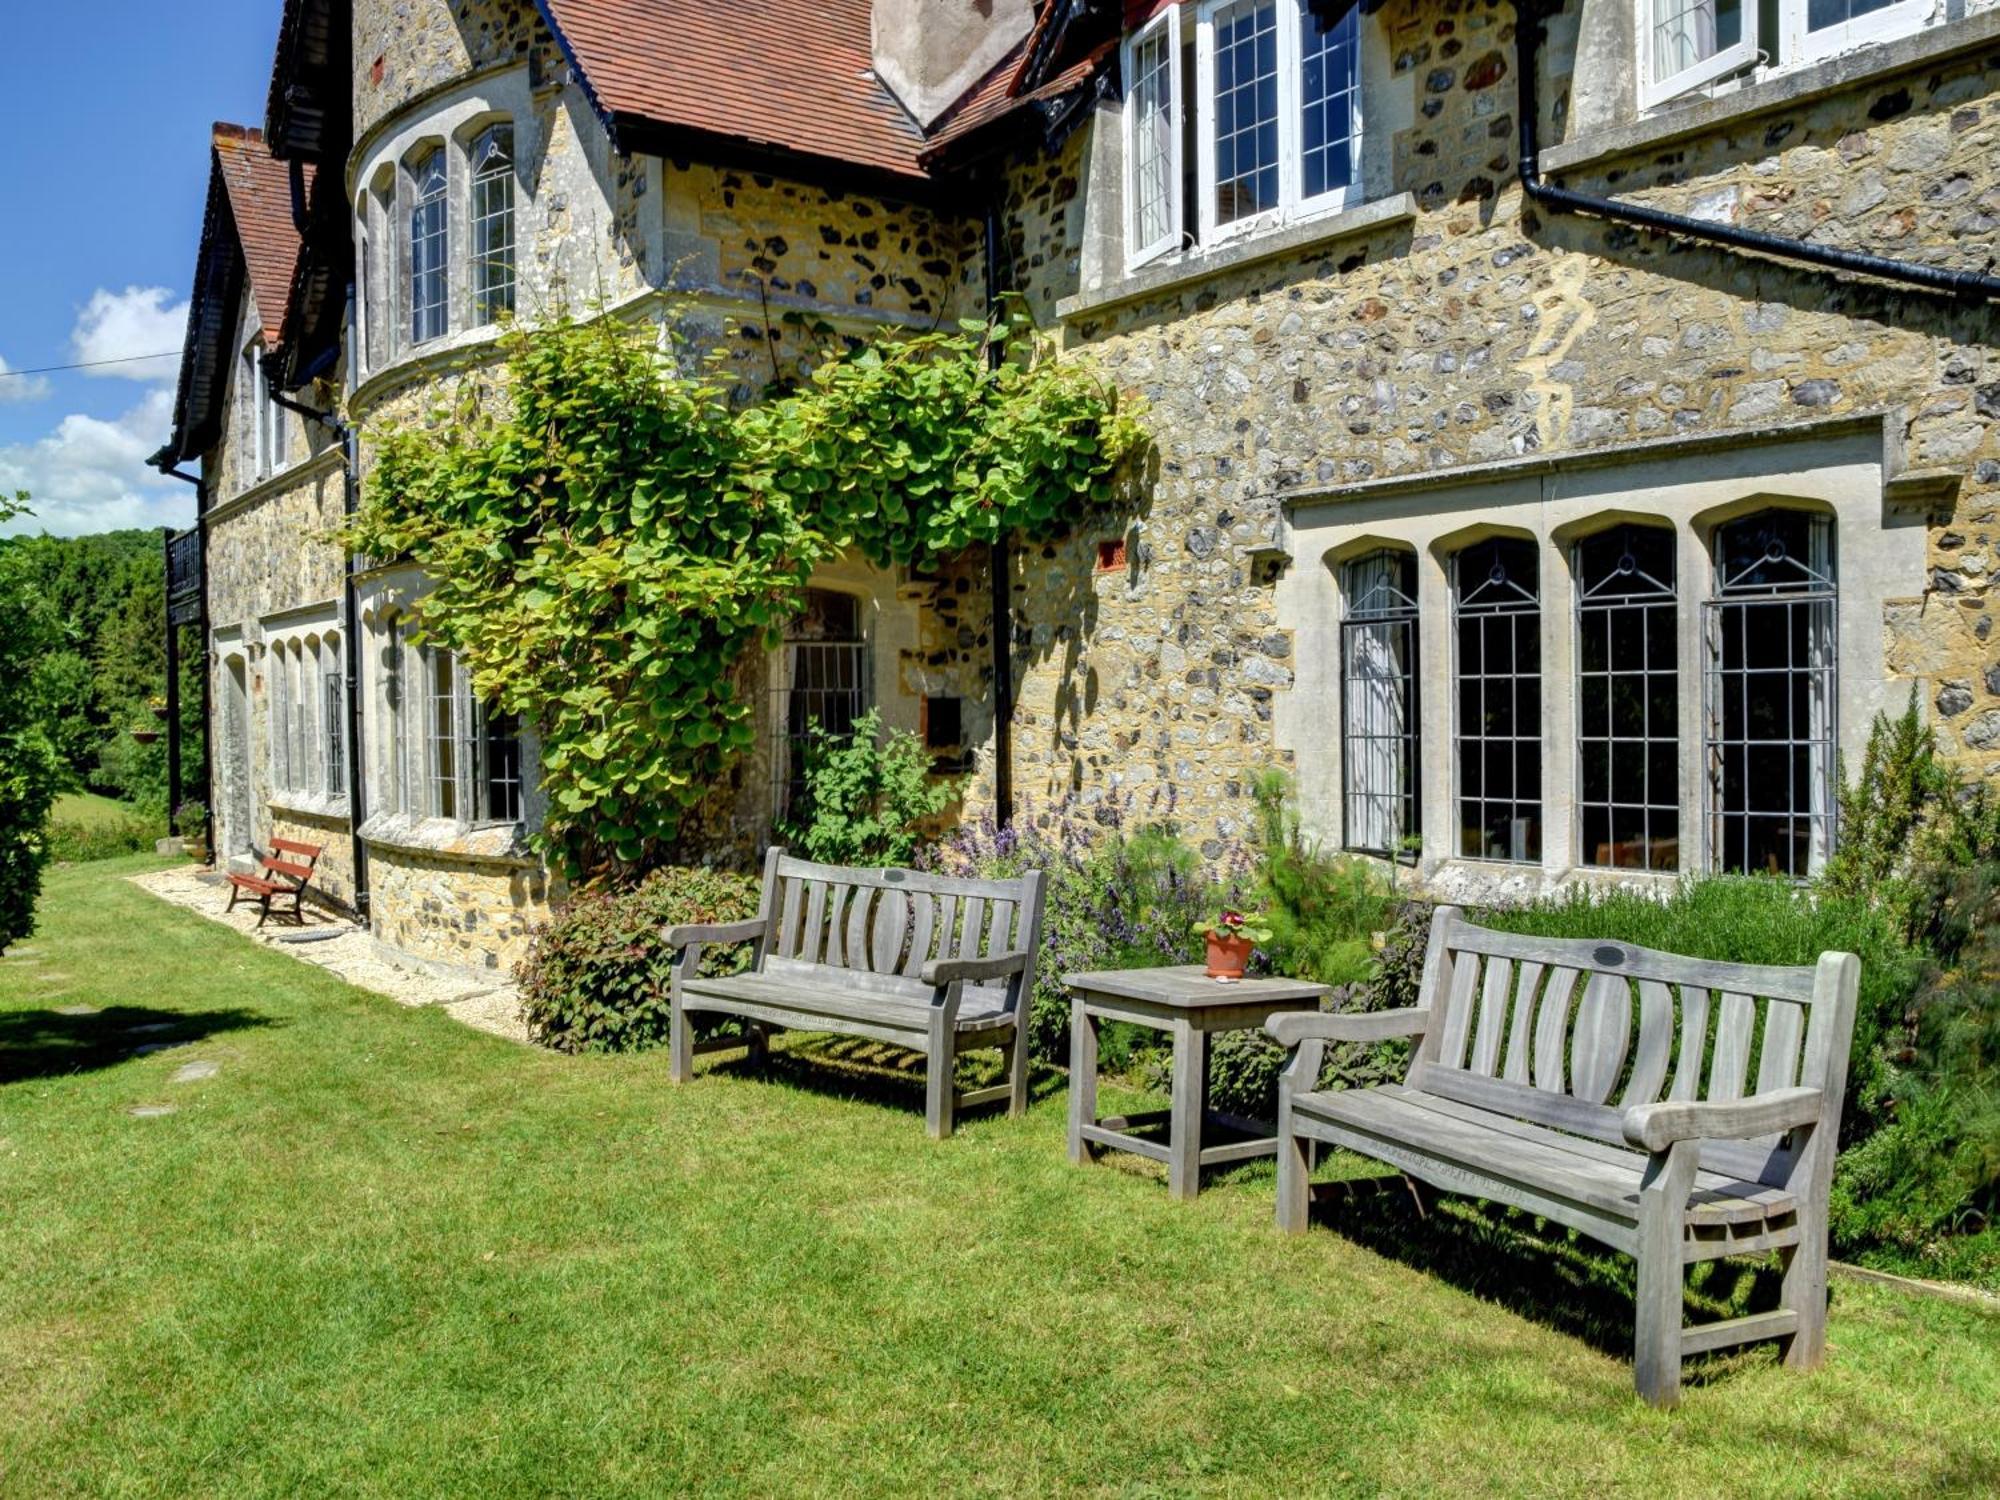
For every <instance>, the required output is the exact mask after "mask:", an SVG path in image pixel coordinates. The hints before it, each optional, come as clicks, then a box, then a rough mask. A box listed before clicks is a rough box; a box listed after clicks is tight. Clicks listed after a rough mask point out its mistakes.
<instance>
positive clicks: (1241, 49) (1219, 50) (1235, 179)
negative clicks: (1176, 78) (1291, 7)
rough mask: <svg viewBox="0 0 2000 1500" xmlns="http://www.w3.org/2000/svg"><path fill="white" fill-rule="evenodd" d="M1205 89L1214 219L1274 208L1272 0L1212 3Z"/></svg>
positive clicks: (1275, 56)
mask: <svg viewBox="0 0 2000 1500" xmlns="http://www.w3.org/2000/svg"><path fill="white" fill-rule="evenodd" d="M1210 25H1211V27H1212V28H1213V31H1212V35H1213V41H1212V43H1211V46H1212V48H1213V52H1212V57H1213V61H1212V63H1211V68H1212V78H1213V84H1212V87H1211V90H1210V104H1211V107H1212V111H1213V113H1212V115H1211V118H1210V124H1209V129H1210V140H1211V142H1212V149H1213V151H1214V153H1215V170H1214V184H1215V186H1214V197H1213V204H1212V207H1213V211H1214V216H1215V223H1216V224H1217V225H1218V226H1220V225H1225V224H1233V223H1235V222H1236V221H1237V220H1239V219H1247V218H1250V217H1251V216H1252V215H1255V214H1260V213H1264V212H1266V211H1268V210H1271V209H1275V208H1276V207H1278V204H1279V180H1278V175H1279V174H1278V118H1279V110H1278V5H1277V3H1276V0H1236V3H1234V4H1231V5H1225V6H1222V7H1221V8H1219V9H1218V10H1216V11H1215V12H1214V14H1213V16H1212V17H1211V19H1210Z"/></svg>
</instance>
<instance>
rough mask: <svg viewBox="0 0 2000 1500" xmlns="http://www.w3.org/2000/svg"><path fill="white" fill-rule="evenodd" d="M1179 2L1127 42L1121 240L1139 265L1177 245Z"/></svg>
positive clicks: (1132, 261) (1181, 212) (1180, 230)
mask: <svg viewBox="0 0 2000 1500" xmlns="http://www.w3.org/2000/svg"><path fill="white" fill-rule="evenodd" d="M1180 21H1181V8H1180V7H1179V6H1178V5H1169V6H1168V7H1167V8H1166V9H1165V10H1163V11H1161V12H1160V14H1158V15H1157V16H1155V17H1153V19H1152V20H1151V21H1149V22H1147V23H1146V24H1145V25H1144V26H1142V27H1141V28H1140V29H1139V30H1138V31H1136V32H1134V33H1133V34H1132V35H1131V36H1130V37H1128V38H1127V39H1126V42H1125V78H1126V80H1127V83H1126V90H1125V160H1126V162H1127V163H1128V172H1127V183H1126V197H1125V201H1126V206H1127V216H1126V228H1125V243H1126V244H1127V245H1128V246H1129V247H1130V253H1129V254H1128V255H1127V256H1126V261H1127V263H1128V264H1129V265H1133V266H1137V265H1140V264H1142V263H1144V262H1145V261H1149V260H1152V259H1153V258H1154V257H1156V256H1159V255H1163V254H1165V253H1166V252H1167V251H1169V250H1173V249H1176V248H1178V247H1179V246H1180V244H1181V242H1182V239H1183V227H1182V226H1183V224H1184V222H1185V219H1184V215H1185V210H1184V209H1183V206H1182V203H1181V158H1182V151H1181V42H1180Z"/></svg>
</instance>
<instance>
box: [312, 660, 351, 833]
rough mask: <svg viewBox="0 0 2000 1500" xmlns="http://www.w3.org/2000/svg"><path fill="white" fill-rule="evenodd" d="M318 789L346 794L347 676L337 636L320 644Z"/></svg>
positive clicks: (330, 795) (329, 793)
mask: <svg viewBox="0 0 2000 1500" xmlns="http://www.w3.org/2000/svg"><path fill="white" fill-rule="evenodd" d="M319 682H320V697H319V702H320V714H321V717H320V786H321V790H322V791H324V792H325V794H326V795H327V796H328V797H344V796H346V795H347V686H346V683H347V677H346V672H345V669H344V664H343V663H342V660H341V654H340V637H339V636H338V635H337V634H332V633H329V634H328V635H327V636H326V637H324V638H323V639H322V640H321V641H320V648H319Z"/></svg>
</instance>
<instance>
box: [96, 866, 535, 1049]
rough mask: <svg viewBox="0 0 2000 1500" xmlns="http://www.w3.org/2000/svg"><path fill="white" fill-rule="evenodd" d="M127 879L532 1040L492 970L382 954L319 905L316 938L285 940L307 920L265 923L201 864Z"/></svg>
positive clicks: (353, 980)
mask: <svg viewBox="0 0 2000 1500" xmlns="http://www.w3.org/2000/svg"><path fill="white" fill-rule="evenodd" d="M126 879H128V880H130V881H131V882H132V883H133V884H134V885H136V886H138V887H139V888H140V889H141V890H144V891H147V892H150V893H151V894H152V895H155V896H158V897H159V898H160V899H161V900H162V901H168V902H171V903H173V904H174V905H175V906H181V907H186V908H187V909H188V910H189V911H192V912H194V913H196V914H197V915H199V916H203V917H207V918H208V919H209V920H210V921H212V922H220V923H221V924H222V925H223V926H225V927H232V928H234V929H235V930H236V931H237V932H239V933H241V934H242V935H243V936H244V937H247V938H249V939H250V940H251V941H252V942H255V943H258V944H260V945H262V946H263V947H266V948H270V949H273V950H274V951H276V952H279V953H282V954H284V955H285V956H286V957H287V958H292V959H296V960H298V961H299V962H300V963H307V964H312V965H313V966H314V967H316V968H321V969H325V970H326V971H327V972H328V973H330V974H332V975H334V976H335V977H337V978H339V979H342V980H345V981H346V982H347V983H348V984H351V985H353V986H355V987H356V988H357V989H364V990H371V991H373V992H374V993H375V994H378V995H386V996H388V997H389V998H390V999H391V1000H394V1001H395V1002H396V1003H397V1004H398V1005H409V1006H418V1005H435V1006H439V1007H441V1008H442V1009H443V1010H444V1012H445V1014H446V1015H448V1016H450V1017H451V1018H452V1019H453V1020H455V1021H459V1022H461V1023H463V1024H464V1025H467V1026H470V1027H472V1028H473V1029H475V1030H477V1031H485V1032H490V1033H492V1034H493V1035H494V1036H504V1037H506V1038H507V1039H508V1040H509V1041H515V1042H524V1043H525V1042H526V1041H527V1040H528V1031H527V1027H526V1025H525V1024H524V1023H523V1022H522V1020H521V1000H520V992H519V991H518V990H516V989H515V987H514V986H513V985H511V984H504V983H503V984H498V985H496V984H495V983H494V982H493V981H492V979H490V978H475V977H470V976H468V977H467V978H464V979H448V978H445V977H443V976H441V975H438V974H435V973H431V972H427V971H423V970H418V969H408V968H404V967H403V966H402V965H400V964H396V963H391V962H389V961H388V960H387V959H385V958H384V957H383V956H382V954H381V951H380V949H378V948H377V947H376V945H375V942H374V940H373V938H371V937H370V935H369V933H368V931H367V929H365V928H362V927H356V926H355V925H354V924H353V923H351V922H348V921H347V920H345V919H344V918H339V917H335V916H332V915H330V914H329V913H327V912H323V911H317V910H315V909H314V908H312V907H307V908H306V911H305V930H307V931H308V932H314V934H315V938H316V940H315V941H313V942H304V943H301V942H285V941H282V939H283V937H284V936H285V935H286V934H296V933H297V932H298V931H299V930H300V929H299V927H298V926H296V925H295V924H293V923H291V922H289V921H286V922H278V921H272V922H267V923H266V924H265V925H264V927H263V929H262V931H259V930H258V927H257V912H256V909H255V908H254V907H248V906H243V905H240V904H239V905H238V906H237V908H236V910H234V911H224V910H223V908H224V907H226V906H227V905H228V904H229V895H228V890H227V887H221V888H218V885H219V883H217V882H215V880H214V877H213V876H206V877H205V876H204V874H203V873H202V872H201V871H200V870H198V869H197V867H195V866H193V865H185V866H179V867H176V868H174V869H171V870H155V871H149V872H148V873H146V874H144V875H128V876H127V877H126ZM316 929H326V930H328V932H329V935H328V936H326V937H325V938H324V939H319V938H318V933H317V931H316Z"/></svg>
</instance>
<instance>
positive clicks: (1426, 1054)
mask: <svg viewBox="0 0 2000 1500" xmlns="http://www.w3.org/2000/svg"><path fill="white" fill-rule="evenodd" d="M1851 962H1852V961H1851V960H1849V959H1848V958H1847V955H1845V954H1825V955H1823V956H1822V957H1821V959H1820V962H1819V964H1818V965H1817V966H1816V967H1815V966H1807V967H1802V968H1778V967H1772V966H1766V965H1761V964H1735V963H1716V962H1711V961H1709V960H1706V959H1699V958H1686V957H1683V956H1681V955H1679V954H1673V953H1661V952H1657V951H1655V950H1654V949H1650V948H1639V947H1635V946H1633V945H1632V944H1629V943H1620V942H1613V941H1610V940H1603V941H1599V940H1595V939H1589V938H1583V939H1575V938H1546V937H1530V936H1524V935H1521V934H1517V933H1510V932H1495V931H1493V930H1492V929H1490V928H1485V927H1479V926H1475V925H1474V924H1472V923H1470V922H1467V921H1466V920H1464V918H1463V917H1462V916H1461V915H1460V914H1459V911H1458V908H1456V907H1451V906H1445V907H1440V908H1438V911H1437V914H1436V917H1435V918H1434V920H1433V922H1432V926H1431V940H1430V948H1429V950H1428V952H1427V953H1426V955H1425V960H1424V979H1423V986H1424V996H1425V999H1424V1001H1423V1003H1424V1004H1426V1005H1428V1006H1429V1007H1430V1010H1431V1021H1430V1027H1429V1030H1428V1031H1427V1032H1426V1034H1425V1037H1424V1039H1423V1042H1422V1044H1421V1045H1420V1046H1419V1047H1418V1048H1417V1051H1416V1055H1415V1057H1414V1058H1413V1059H1412V1060H1411V1065H1410V1083H1411V1085H1412V1086H1413V1087H1420V1088H1422V1089H1424V1090H1425V1091H1426V1092H1429V1093H1433V1094H1442V1095H1445V1096H1447V1097H1451V1098H1455V1099H1458V1100H1460V1101H1461V1102H1464V1103H1467V1104H1476V1105H1479V1106H1480V1107H1482V1108H1486V1109H1493V1110H1497V1111H1499V1112H1501V1113H1505V1114H1510V1115H1513V1116H1515V1117H1517V1118H1521V1119H1527V1120H1533V1121H1535V1122H1537V1123H1539V1124H1543V1125H1548V1126H1552V1127H1554V1128H1556V1129H1560V1130H1566V1131H1569V1132H1571V1133H1573V1134H1577V1135H1583V1136H1588V1137H1591V1138H1593V1139H1597V1140H1602V1141H1608V1142H1611V1143H1613V1144H1618V1145H1622V1144H1624V1136H1623V1134H1622V1131H1621V1128H1620V1120H1621V1117H1622V1115H1623V1112H1624V1111H1625V1110H1627V1109H1630V1108H1632V1107H1634V1106H1636V1105H1640V1104H1652V1103H1657V1102H1659V1101H1661V1100H1681V1101H1694V1100H1704V1099H1713V1100H1731V1099H1740V1098H1743V1097H1745V1096H1746V1095H1748V1094H1753V1093H1762V1092H1764V1091H1766V1090H1769V1089H1778V1088H1789V1087H1791V1086H1793V1085H1795V1084H1802V1085H1805V1086H1807V1087H1810V1088H1823V1089H1825V1090H1826V1091H1827V1095H1828V1106H1827V1109H1828V1113H1827V1116H1826V1118H1825V1123H1824V1124H1823V1126H1822V1127H1821V1128H1819V1129H1818V1130H1815V1131H1813V1132H1812V1133H1811V1137H1810V1138H1809V1139H1808V1140H1807V1141H1805V1142H1804V1143H1803V1148H1804V1150H1807V1151H1812V1152H1814V1153H1815V1156H1816V1157H1817V1156H1821V1155H1823V1156H1824V1157H1825V1159H1826V1160H1827V1161H1830V1160H1831V1153H1832V1151H1833V1149H1834V1144H1835V1142H1834V1138H1835V1136H1836V1135H1837V1134H1838V1130H1839V1124H1840V1103H1841V1094H1842V1092H1843V1090H1844V1088H1845V1086H1846V1080H1847V1052H1848V1046H1849V1042H1850V1040H1851V1038H1852V1035H1853V1031H1854V986H1853V983H1852V982H1851V978H1849V979H1848V981H1847V982H1843V975H1845V974H1846V972H1847V971H1846V966H1847V965H1849V964H1851ZM1800 1153H1801V1143H1800V1142H1798V1141H1795V1140H1792V1139H1789V1138H1787V1137H1781V1136H1771V1137H1767V1138H1764V1139H1762V1140H1759V1141H1755V1142H1747V1143H1746V1142H1709V1143H1707V1144H1705V1145H1704V1146H1703V1148H1702V1163H1703V1165H1704V1166H1706V1167H1708V1168H1709V1169H1710V1170H1713V1171H1726V1172H1730V1173H1733V1174H1736V1175H1738V1176H1742V1177H1746V1178H1748V1179H1750V1180H1752V1181H1761V1182H1766V1183H1773V1184H1776V1183H1782V1182H1786V1181H1788V1180H1789V1179H1790V1178H1791V1176H1792V1174H1793V1172H1794V1170H1795V1169H1796V1168H1797V1167H1798V1166H1800V1165H1801V1162H1802V1157H1801V1154H1800ZM1822 1164H1823V1163H1822Z"/></svg>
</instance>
